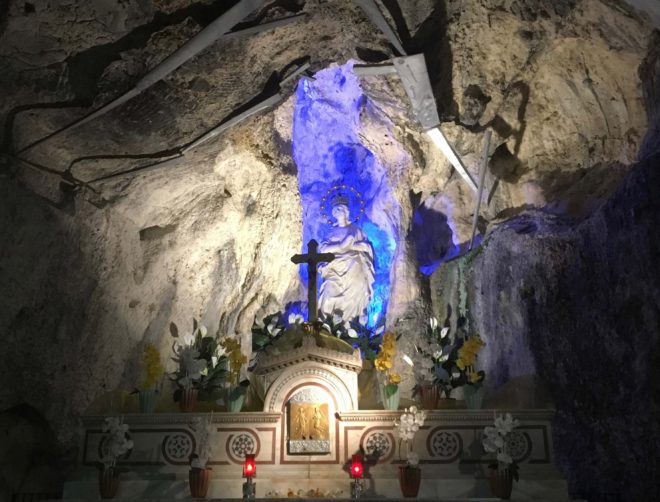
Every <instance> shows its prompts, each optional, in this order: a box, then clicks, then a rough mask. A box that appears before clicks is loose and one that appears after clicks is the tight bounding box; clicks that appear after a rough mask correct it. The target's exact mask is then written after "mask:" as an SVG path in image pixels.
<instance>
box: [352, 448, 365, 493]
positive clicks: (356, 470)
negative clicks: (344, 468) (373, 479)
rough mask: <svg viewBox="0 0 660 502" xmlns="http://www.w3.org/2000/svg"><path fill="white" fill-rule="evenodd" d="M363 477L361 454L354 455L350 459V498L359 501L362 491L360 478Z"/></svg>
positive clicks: (362, 486)
mask: <svg viewBox="0 0 660 502" xmlns="http://www.w3.org/2000/svg"><path fill="white" fill-rule="evenodd" d="M363 475H364V466H363V461H362V454H361V453H356V454H354V455H353V457H352V458H351V479H352V480H353V481H352V482H351V498H353V499H359V498H360V497H361V496H362V492H363V491H364V485H363V484H362V476H363Z"/></svg>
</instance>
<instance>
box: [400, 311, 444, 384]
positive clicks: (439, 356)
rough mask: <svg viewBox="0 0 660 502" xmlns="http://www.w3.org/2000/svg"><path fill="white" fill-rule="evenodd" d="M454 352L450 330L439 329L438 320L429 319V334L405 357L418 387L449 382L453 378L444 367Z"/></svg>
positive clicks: (422, 337) (416, 343)
mask: <svg viewBox="0 0 660 502" xmlns="http://www.w3.org/2000/svg"><path fill="white" fill-rule="evenodd" d="M452 350H453V344H452V343H451V339H450V337H449V328H448V327H444V328H441V329H438V320H437V319H436V318H435V317H431V318H429V320H428V326H427V333H426V334H425V335H422V336H420V337H419V338H418V340H417V341H416V342H415V351H414V352H413V353H412V354H410V355H406V356H405V357H404V360H405V361H406V362H407V363H408V364H409V365H410V366H412V368H413V373H414V375H415V381H416V382H417V385H420V386H424V385H431V384H433V383H435V382H438V381H441V382H442V381H444V382H448V381H449V380H450V378H451V377H450V375H449V373H448V372H447V371H446V370H445V369H444V368H443V367H442V365H443V364H444V363H446V362H447V361H448V360H449V356H450V354H451V351H452Z"/></svg>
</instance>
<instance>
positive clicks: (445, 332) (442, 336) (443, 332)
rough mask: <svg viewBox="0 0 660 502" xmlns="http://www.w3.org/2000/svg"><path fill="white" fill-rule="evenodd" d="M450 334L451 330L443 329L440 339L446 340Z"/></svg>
mask: <svg viewBox="0 0 660 502" xmlns="http://www.w3.org/2000/svg"><path fill="white" fill-rule="evenodd" d="M448 334H449V328H442V329H441V330H440V338H444V337H446V336H447V335H448Z"/></svg>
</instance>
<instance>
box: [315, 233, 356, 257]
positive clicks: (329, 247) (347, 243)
mask: <svg viewBox="0 0 660 502" xmlns="http://www.w3.org/2000/svg"><path fill="white" fill-rule="evenodd" d="M354 243H355V236H354V235H351V234H347V235H346V236H345V237H344V238H343V239H341V240H339V241H328V242H324V243H322V244H321V246H319V251H321V252H323V253H335V254H337V253H345V252H346V251H349V250H351V249H354V248H355V246H354Z"/></svg>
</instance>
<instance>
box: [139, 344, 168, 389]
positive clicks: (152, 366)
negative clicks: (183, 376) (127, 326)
mask: <svg viewBox="0 0 660 502" xmlns="http://www.w3.org/2000/svg"><path fill="white" fill-rule="evenodd" d="M142 362H143V364H144V368H143V373H144V379H143V380H142V387H143V388H144V389H153V388H154V387H155V386H156V384H157V383H158V380H160V377H161V376H162V374H163V372H164V371H165V368H163V364H162V363H161V362H160V351H159V350H158V347H156V346H155V345H154V344H152V343H148V344H146V345H145V346H144V353H143V356H142Z"/></svg>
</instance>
